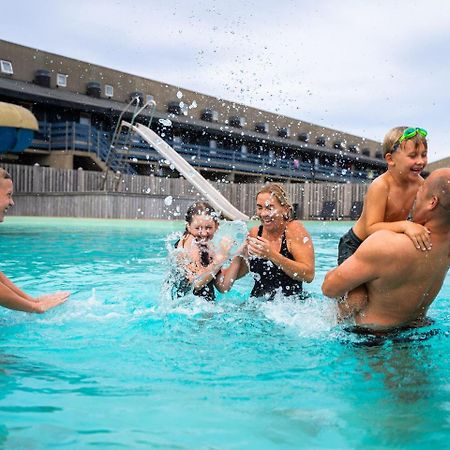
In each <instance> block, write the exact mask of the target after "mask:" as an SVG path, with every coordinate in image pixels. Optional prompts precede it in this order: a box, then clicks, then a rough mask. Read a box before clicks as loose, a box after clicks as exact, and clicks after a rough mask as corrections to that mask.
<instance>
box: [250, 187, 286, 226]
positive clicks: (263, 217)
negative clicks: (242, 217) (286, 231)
mask: <svg viewBox="0 0 450 450" xmlns="http://www.w3.org/2000/svg"><path fill="white" fill-rule="evenodd" d="M288 213H289V208H288V207H287V206H282V205H281V203H280V202H279V201H278V199H277V198H276V197H275V195H273V194H271V193H269V192H262V193H261V194H258V196H257V197H256V215H257V216H258V218H259V220H260V221H261V223H262V225H263V226H264V227H269V228H276V227H278V226H279V225H280V224H281V223H283V222H285V220H286V219H285V217H286V216H287V215H288Z"/></svg>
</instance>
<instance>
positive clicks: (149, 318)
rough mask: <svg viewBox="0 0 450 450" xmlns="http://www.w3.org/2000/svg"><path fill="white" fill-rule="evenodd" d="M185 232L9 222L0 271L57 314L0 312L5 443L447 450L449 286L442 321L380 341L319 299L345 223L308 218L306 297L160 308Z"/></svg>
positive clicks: (246, 283)
mask: <svg viewBox="0 0 450 450" xmlns="http://www.w3.org/2000/svg"><path fill="white" fill-rule="evenodd" d="M182 226H183V225H182V223H181V222H144V221H119V220H117V221H106V220H105V221H95V220H68V219H66V220H64V219H42V218H33V219H31V218H19V217H9V218H7V219H6V221H5V223H4V224H2V225H0V251H1V254H2V258H1V270H2V271H3V272H5V273H6V274H7V275H8V276H10V277H11V278H12V279H13V280H14V281H15V282H16V283H17V284H18V285H19V286H20V287H22V288H23V289H24V290H26V291H27V292H29V293H30V294H35V295H37V294H40V293H43V292H51V291H54V290H61V289H64V290H66V289H67V290H71V291H72V292H74V293H73V295H72V297H71V299H70V300H69V302H67V303H66V304H65V305H63V306H62V307H60V308H58V309H55V310H53V311H50V312H48V313H47V314H45V315H28V314H25V313H19V312H12V311H6V310H2V311H1V312H0V333H1V338H0V361H1V372H0V380H1V391H0V392H1V396H0V448H2V449H48V448H60V447H61V448H67V449H82V448H88V447H91V446H100V447H104V448H107V449H116V448H117V449H119V448H121V449H123V448H130V449H140V448H142V449H144V448H145V449H147V448H181V449H182V448H186V449H192V448H215V449H244V448H245V449H249V448H255V449H279V448H283V449H285V448H381V447H383V448H408V449H415V448H417V449H419V448H424V447H428V448H444V447H446V446H448V442H449V432H450V383H449V378H450V377H449V369H448V368H449V366H450V358H449V348H450V346H449V330H450V313H449V305H450V284H449V282H448V281H449V278H447V280H446V284H445V286H444V288H443V290H442V291H441V293H440V294H439V296H438V299H437V300H436V302H435V303H434V304H433V306H432V308H431V310H430V316H431V317H432V318H434V319H435V323H434V324H433V325H432V326H430V327H427V328H425V329H423V330H421V331H420V332H416V333H409V334H404V335H402V336H400V337H399V338H397V339H386V340H384V341H370V340H368V339H367V338H361V337H358V336H354V335H351V334H348V333H346V332H344V331H343V330H342V329H341V328H340V327H339V326H336V325H335V321H334V315H333V313H334V310H333V305H332V304H331V303H330V302H329V301H328V300H326V299H324V298H323V297H322V295H321V294H320V284H321V282H322V280H323V276H324V274H325V272H326V271H327V270H328V269H329V268H330V267H332V266H334V263H335V258H336V257H335V254H336V246H337V240H338V238H339V236H340V235H341V234H342V233H343V232H345V231H346V230H347V228H348V224H346V223H339V222H336V223H306V226H307V228H308V230H309V231H310V232H311V234H312V237H313V240H314V243H315V250H316V261H317V273H316V280H315V281H314V282H313V283H312V285H306V286H307V288H309V291H310V292H311V293H312V297H311V299H309V300H308V301H307V302H306V303H303V304H299V303H294V302H286V301H285V302H277V301H276V302H272V303H262V302H248V301H246V299H247V297H248V292H249V291H250V288H251V282H250V279H244V280H240V281H239V282H238V283H237V284H236V285H235V288H234V289H233V291H232V292H231V293H228V294H226V295H224V296H222V297H220V300H219V301H218V302H217V303H216V304H210V303H206V302H203V301H201V300H199V299H197V300H196V301H184V302H183V301H181V302H179V303H177V304H173V303H170V302H167V301H165V300H161V295H160V287H161V284H162V281H163V279H164V277H165V274H166V273H167V269H168V266H167V259H166V255H167V251H166V246H165V242H164V239H165V237H166V236H167V235H168V234H169V233H170V232H172V231H176V230H181V229H182Z"/></svg>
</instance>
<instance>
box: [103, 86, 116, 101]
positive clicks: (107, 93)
mask: <svg viewBox="0 0 450 450" xmlns="http://www.w3.org/2000/svg"><path fill="white" fill-rule="evenodd" d="M113 96H114V87H113V86H111V85H110V84H105V97H110V98H111V97H113Z"/></svg>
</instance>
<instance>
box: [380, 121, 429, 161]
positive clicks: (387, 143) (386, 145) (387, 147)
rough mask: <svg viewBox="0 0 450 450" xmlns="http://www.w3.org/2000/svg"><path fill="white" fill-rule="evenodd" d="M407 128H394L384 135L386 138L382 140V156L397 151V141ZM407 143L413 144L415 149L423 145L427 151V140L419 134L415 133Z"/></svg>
mask: <svg viewBox="0 0 450 450" xmlns="http://www.w3.org/2000/svg"><path fill="white" fill-rule="evenodd" d="M408 128H410V127H395V128H392V130H389V131H388V132H387V133H386V136H385V137H384V140H383V156H386V155H387V154H388V153H394V151H395V150H396V149H397V146H396V144H397V142H398V140H399V139H400V137H401V136H402V134H403V132H404V131H405V130H407V129H408ZM408 141H412V142H414V145H415V148H416V149H418V148H419V146H420V145H421V144H423V146H424V147H425V149H427V150H428V142H427V138H426V137H425V136H422V135H421V134H419V133H417V134H416V135H415V136H414V137H412V138H411V139H408ZM403 142H405V141H403ZM397 145H398V144H397ZM394 146H395V148H394Z"/></svg>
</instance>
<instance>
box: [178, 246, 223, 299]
mask: <svg viewBox="0 0 450 450" xmlns="http://www.w3.org/2000/svg"><path fill="white" fill-rule="evenodd" d="M179 242H180V239H178V241H177V242H175V244H174V247H175V248H177V246H178V244H179ZM208 258H209V256H208ZM202 259H203V257H202ZM202 265H205V264H203V261H202ZM206 265H208V264H206ZM190 292H192V293H193V294H194V295H197V296H199V297H202V298H204V299H205V300H207V301H209V302H212V301H214V300H215V299H216V293H215V291H214V279H212V280H211V281H210V282H209V283H208V284H207V285H205V286H203V287H201V288H200V289H194V290H193V289H192V284H191V283H190V282H189V280H188V279H187V278H183V279H182V280H180V281H178V282H177V283H175V284H174V285H173V286H172V298H179V297H183V296H184V295H186V294H189V293H190Z"/></svg>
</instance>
